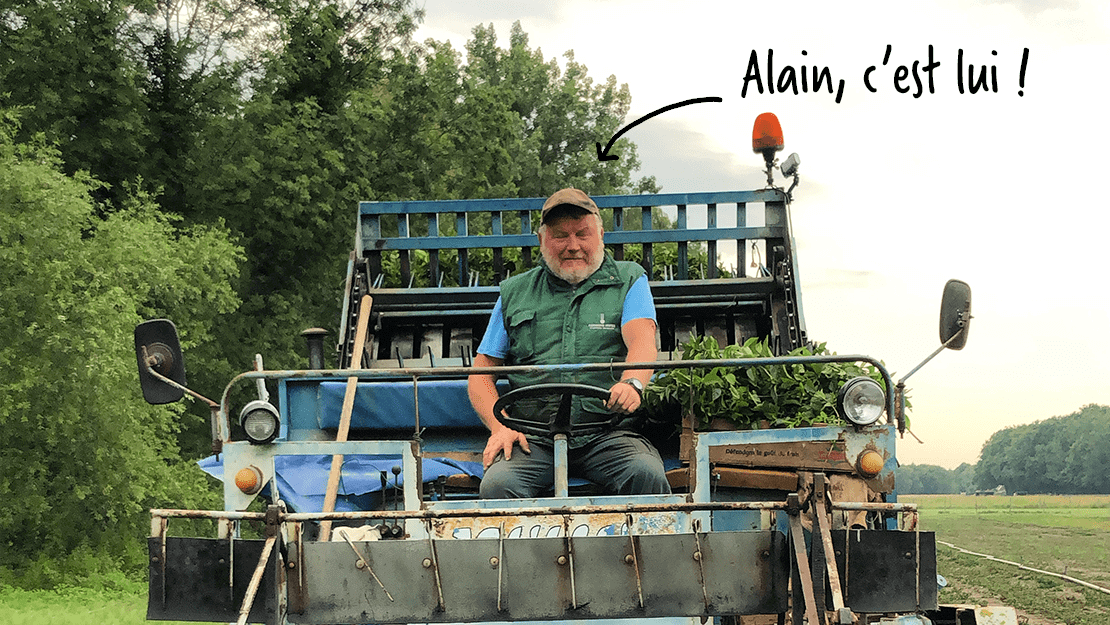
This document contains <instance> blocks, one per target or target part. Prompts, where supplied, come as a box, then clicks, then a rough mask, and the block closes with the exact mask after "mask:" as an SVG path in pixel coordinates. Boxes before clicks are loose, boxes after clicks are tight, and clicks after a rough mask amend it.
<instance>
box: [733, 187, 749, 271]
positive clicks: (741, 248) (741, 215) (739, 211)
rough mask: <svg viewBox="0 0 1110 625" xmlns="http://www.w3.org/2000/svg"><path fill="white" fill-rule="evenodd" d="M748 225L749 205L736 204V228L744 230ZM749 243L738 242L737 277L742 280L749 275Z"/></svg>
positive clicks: (738, 240)
mask: <svg viewBox="0 0 1110 625" xmlns="http://www.w3.org/2000/svg"><path fill="white" fill-rule="evenodd" d="M747 225H748V205H747V204H745V203H744V202H737V203H736V227H737V228H743V227H745V226H747ZM747 246H748V242H747V241H746V240H744V239H737V240H736V276H734V277H737V278H742V277H744V276H746V275H747V267H748V260H747V258H746V256H747V254H748V247H747Z"/></svg>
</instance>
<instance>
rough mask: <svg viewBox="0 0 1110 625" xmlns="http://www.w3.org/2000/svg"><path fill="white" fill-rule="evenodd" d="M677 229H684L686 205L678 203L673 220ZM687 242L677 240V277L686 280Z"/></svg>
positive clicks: (688, 268)
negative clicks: (675, 218) (676, 214)
mask: <svg viewBox="0 0 1110 625" xmlns="http://www.w3.org/2000/svg"><path fill="white" fill-rule="evenodd" d="M675 228H676V229H678V230H685V229H686V205H685V204H679V205H678V220H677V221H676V222H675ZM688 246H689V244H688V243H687V242H686V241H679V242H678V279H679V280H686V279H688V278H689V277H690V260H689V250H688V249H687V247H688Z"/></svg>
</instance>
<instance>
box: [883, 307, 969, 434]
mask: <svg viewBox="0 0 1110 625" xmlns="http://www.w3.org/2000/svg"><path fill="white" fill-rule="evenodd" d="M966 328H967V326H964V328H961V329H960V331H959V332H957V333H955V334H953V335H952V336H951V337H949V339H948V340H947V341H945V342H944V343H942V344H941V346H940V347H938V348H937V349H936V351H934V352H933V353H931V354H929V355H928V356H927V357H926V358H925V360H922V361H921V363H920V364H918V365H917V366H916V367H914V368H913V369H910V372H909V373H907V374H906V375H904V376H902V377H901V379H899V380H898V382H897V383H895V385H894V388H895V404H896V407H895V409H896V410H897V411H898V415H897V417H896V420H897V422H898V433H899V434H901V433H902V432H904V431H905V430H906V419H905V416H906V380H908V379H909V378H910V376H911V375H913V374H915V373H917V372H918V371H919V370H920V369H921V368H922V367H924V366H925V365H927V364H928V363H929V361H930V360H932V359H934V358H936V357H937V354H939V353H941V352H943V351H944V350H945V349H947V348H948V345H949V344H951V343H952V341H955V340H956V339H957V338H959V336H960V335H961V334H963V333H964V331H965V330H966Z"/></svg>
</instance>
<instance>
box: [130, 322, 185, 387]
mask: <svg viewBox="0 0 1110 625" xmlns="http://www.w3.org/2000/svg"><path fill="white" fill-rule="evenodd" d="M135 358H136V359H137V360H138V362H139V384H140V385H141V386H142V388H143V399H145V400H146V401H147V403H150V404H169V403H173V402H175V401H177V400H179V399H181V397H182V396H183V395H184V394H185V391H184V390H182V389H181V388H177V387H175V386H171V385H169V384H167V383H165V382H163V381H162V380H159V379H158V378H157V377H155V376H153V375H151V374H150V371H148V370H147V366H148V365H149V366H150V367H151V368H153V369H154V370H155V371H156V372H158V373H159V374H161V375H163V376H165V377H167V378H169V379H171V380H173V381H174V382H176V383H177V384H179V385H181V386H182V387H184V386H185V360H184V358H183V357H182V355H181V342H180V341H178V339H177V327H176V326H174V325H173V322H172V321H170V320H169V319H152V320H150V321H144V322H143V323H140V324H139V325H137V326H135Z"/></svg>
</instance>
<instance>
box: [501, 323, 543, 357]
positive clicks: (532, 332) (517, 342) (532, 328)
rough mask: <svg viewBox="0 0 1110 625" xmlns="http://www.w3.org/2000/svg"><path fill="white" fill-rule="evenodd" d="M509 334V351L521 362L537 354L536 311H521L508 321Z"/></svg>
mask: <svg viewBox="0 0 1110 625" xmlns="http://www.w3.org/2000/svg"><path fill="white" fill-rule="evenodd" d="M506 326H507V328H506V329H507V330H508V333H509V351H510V352H511V353H512V355H513V356H514V360H516V361H517V362H520V361H522V360H526V359H528V358H530V357H531V356H533V355H534V354H535V353H536V311H534V310H521V311H518V312H515V313H513V314H512V315H511V316H510V317H509V318H508V320H507V321H506Z"/></svg>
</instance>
